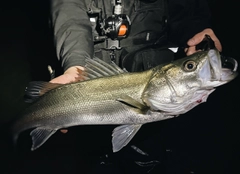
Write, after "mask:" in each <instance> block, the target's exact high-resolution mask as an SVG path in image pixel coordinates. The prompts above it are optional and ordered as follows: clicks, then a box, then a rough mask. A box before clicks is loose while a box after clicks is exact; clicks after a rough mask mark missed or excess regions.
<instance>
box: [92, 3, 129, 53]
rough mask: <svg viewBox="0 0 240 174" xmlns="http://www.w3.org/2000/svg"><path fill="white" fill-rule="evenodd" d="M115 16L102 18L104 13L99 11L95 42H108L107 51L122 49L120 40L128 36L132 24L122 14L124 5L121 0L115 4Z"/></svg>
mask: <svg viewBox="0 0 240 174" xmlns="http://www.w3.org/2000/svg"><path fill="white" fill-rule="evenodd" d="M113 7H114V11H113V14H112V15H111V16H109V17H107V18H104V19H103V18H102V11H101V9H99V11H98V12H97V13H98V17H97V18H98V20H97V22H96V24H95V26H96V29H97V33H96V35H95V36H94V42H95V43H97V42H106V46H105V49H107V50H115V49H121V47H120V40H121V39H124V38H126V37H127V36H128V34H129V32H130V26H131V22H130V19H129V17H128V16H127V15H126V14H122V5H121V1H120V0H116V1H114V2H113Z"/></svg>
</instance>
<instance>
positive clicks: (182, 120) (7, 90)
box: [0, 0, 240, 174]
mask: <svg viewBox="0 0 240 174" xmlns="http://www.w3.org/2000/svg"><path fill="white" fill-rule="evenodd" d="M47 2H48V1H46V0H45V1H32V0H27V1H24V2H19V1H16V2H14V1H13V2H12V1H11V2H9V3H6V4H1V6H0V31H1V32H0V60H1V68H0V73H1V75H2V77H1V83H0V84H1V85H0V108H1V109H0V130H1V131H0V135H1V139H0V158H1V162H0V173H3V174H5V173H6V174H9V173H14V174H15V173H34V174H35V173H39V174H40V173H84V174H85V173H97V172H95V171H97V170H98V169H99V168H100V167H101V166H100V165H98V164H99V162H100V161H101V157H102V156H103V155H104V154H106V153H111V132H112V129H113V128H114V127H113V126H79V127H72V128H69V133H67V134H61V133H59V132H58V133H56V134H55V135H54V136H52V137H51V138H50V139H49V140H48V141H47V143H45V144H44V145H43V146H42V147H41V148H39V149H38V150H36V151H34V152H32V151H30V146H31V139H30V136H29V132H28V131H26V132H25V133H23V134H22V135H21V136H20V140H19V143H18V147H17V148H15V149H14V148H13V146H12V143H11V135H10V133H9V127H10V125H11V122H12V121H13V120H14V119H15V118H17V117H18V116H19V113H20V112H21V111H22V110H23V109H24V108H25V107H27V104H26V103H24V102H23V95H24V89H25V87H26V85H27V84H28V82H29V81H31V80H45V81H48V80H49V78H50V77H49V75H48V71H47V65H52V66H53V67H56V68H57V69H59V64H58V62H57V61H56V56H55V50H54V46H53V40H52V37H51V36H52V33H51V30H49V28H48V10H49V6H48V3H47ZM209 4H210V7H211V11H212V15H213V29H214V31H215V33H216V35H217V36H218V38H219V39H220V40H221V43H222V45H223V52H222V54H223V55H225V56H230V57H233V58H235V59H236V60H237V61H238V62H239V63H240V54H239V43H238V42H239V41H240V34H239V31H240V27H239V24H238V23H239V18H238V16H239V7H240V6H239V5H238V4H237V3H233V0H228V1H225V2H222V1H221V2H218V1H217V0H209ZM58 73H61V70H60V69H59V71H58ZM239 99H240V78H239V77H237V78H236V79H235V80H234V81H232V82H230V83H229V84H226V85H224V86H221V87H219V88H217V90H216V91H215V92H213V93H212V94H211V95H210V96H209V98H208V101H207V102H206V103H204V104H201V105H199V106H197V107H196V108H194V109H193V110H191V111H190V112H188V113H187V114H184V115H181V116H180V117H178V118H175V119H171V120H167V121H164V122H161V123H151V124H147V125H144V126H143V127H142V128H141V130H140V131H139V132H138V133H137V135H136V138H134V139H133V141H132V142H131V143H137V142H138V141H141V140H142V139H143V138H147V137H148V134H156V133H157V134H158V137H161V138H160V139H159V140H158V141H161V142H162V143H161V145H162V146H164V148H165V149H166V150H167V151H168V152H167V157H166V158H164V159H165V161H164V162H163V165H164V170H162V171H168V173H176V174H178V173H180V174H182V173H186V174H187V173H189V174H191V173H194V174H208V173H216V174H234V173H240V170H239V167H238V166H239V162H240V150H239V147H240V141H239V139H240V138H239V133H240V126H239V125H240V118H239V117H240V111H239V110H240V104H239ZM153 146H154V145H153ZM153 150H155V149H154V148H153ZM115 158H124V156H123V155H121V154H119V155H116V157H115ZM115 161H117V160H116V159H115ZM116 173H117V172H116ZM162 173H164V172H162Z"/></svg>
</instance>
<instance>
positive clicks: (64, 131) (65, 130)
mask: <svg viewBox="0 0 240 174" xmlns="http://www.w3.org/2000/svg"><path fill="white" fill-rule="evenodd" d="M60 132H62V133H63V134H66V133H67V132H68V130H67V129H61V130H60Z"/></svg>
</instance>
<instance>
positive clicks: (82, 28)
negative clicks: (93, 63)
mask: <svg viewBox="0 0 240 174" xmlns="http://www.w3.org/2000/svg"><path fill="white" fill-rule="evenodd" d="M87 10H88V8H87V5H86V3H85V1H83V0H51V23H52V27H53V30H54V41H55V46H56V54H57V57H58V59H59V61H60V62H61V65H62V67H63V70H64V74H63V75H61V76H59V77H57V78H55V79H53V80H51V82H53V83H69V82H73V81H77V80H79V79H78V77H79V73H80V72H81V71H82V70H83V66H84V65H85V58H86V57H93V40H92V27H91V23H90V20H89V17H88V15H87Z"/></svg>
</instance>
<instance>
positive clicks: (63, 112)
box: [13, 49, 238, 152]
mask: <svg viewBox="0 0 240 174" xmlns="http://www.w3.org/2000/svg"><path fill="white" fill-rule="evenodd" d="M225 61H227V62H228V63H229V64H231V65H232V68H225V67H223V65H222V64H223V62H222V60H221V56H220V54H219V52H218V51H217V50H216V49H210V50H208V51H201V52H197V53H195V54H193V55H191V56H187V57H185V58H182V59H178V60H175V61H173V62H171V63H169V64H164V65H159V66H156V67H154V68H152V69H150V70H147V71H144V72H134V73H129V72H126V71H124V70H122V69H120V68H119V67H118V66H117V65H115V64H114V63H112V64H107V63H105V62H103V61H101V60H100V59H86V66H85V72H84V73H83V77H84V78H88V79H87V80H85V81H81V82H76V83H71V84H64V85H63V84H52V83H49V82H30V84H29V86H28V87H27V89H26V96H28V99H29V100H34V99H35V98H37V99H36V100H35V101H34V102H33V103H32V104H31V105H30V106H29V107H28V108H27V109H26V110H25V111H24V113H23V115H22V116H21V117H20V118H19V119H18V120H16V122H15V124H14V125H13V134H14V140H15V141H17V139H18V136H19V134H20V133H21V132H23V131H25V130H27V129H32V131H31V133H30V135H31V137H32V148H31V150H35V149H37V148H39V147H40V146H41V145H42V144H44V143H45V142H46V141H47V140H48V138H49V137H51V136H52V135H53V134H54V133H55V132H56V131H57V130H60V129H64V128H68V127H71V126H79V125H119V126H117V127H116V128H115V129H114V130H113V133H112V147H113V152H117V151H119V150H120V149H122V148H123V147H124V146H126V145H127V144H128V143H129V142H130V140H131V139H132V138H133V137H134V135H135V134H136V133H137V131H138V130H139V129H140V127H141V126H142V125H143V124H145V123H150V122H156V121H161V120H165V119H170V118H174V117H176V116H178V115H180V114H184V113H186V112H188V111H189V110H191V109H192V108H194V107H195V106H197V105H199V104H200V103H203V102H205V101H206V100H207V97H208V96H209V95H210V94H211V93H212V92H213V91H214V90H215V87H217V86H220V85H223V84H226V83H228V82H229V81H231V80H233V79H234V78H235V77H236V76H237V67H238V64H237V61H236V60H235V59H233V58H229V59H226V60H225Z"/></svg>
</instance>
